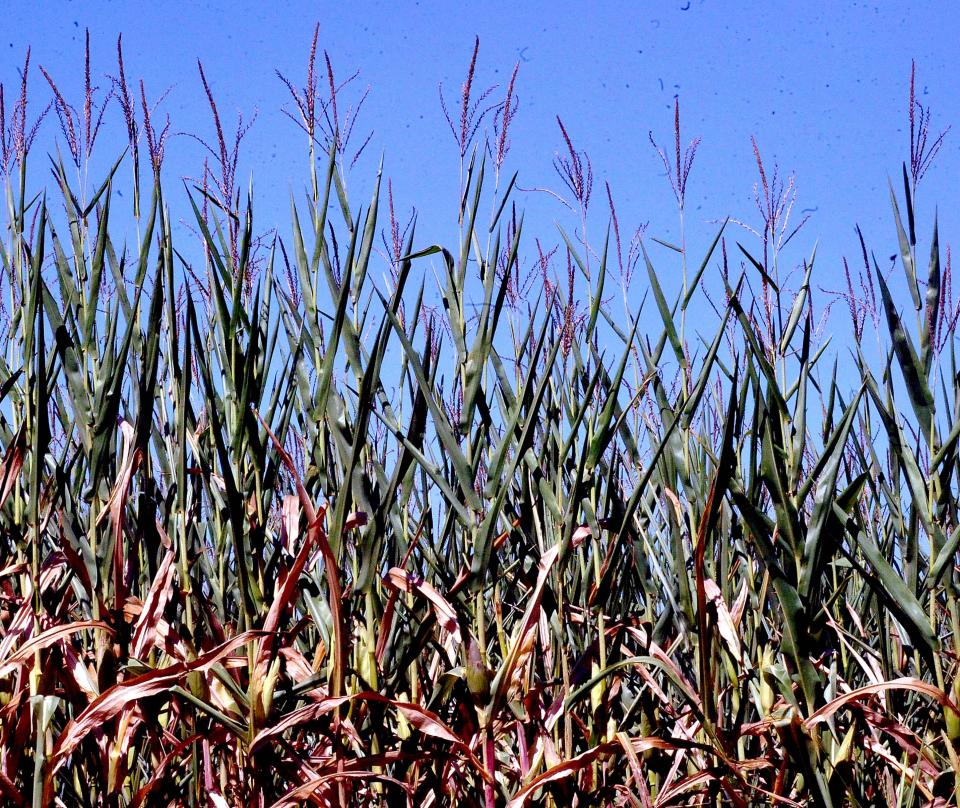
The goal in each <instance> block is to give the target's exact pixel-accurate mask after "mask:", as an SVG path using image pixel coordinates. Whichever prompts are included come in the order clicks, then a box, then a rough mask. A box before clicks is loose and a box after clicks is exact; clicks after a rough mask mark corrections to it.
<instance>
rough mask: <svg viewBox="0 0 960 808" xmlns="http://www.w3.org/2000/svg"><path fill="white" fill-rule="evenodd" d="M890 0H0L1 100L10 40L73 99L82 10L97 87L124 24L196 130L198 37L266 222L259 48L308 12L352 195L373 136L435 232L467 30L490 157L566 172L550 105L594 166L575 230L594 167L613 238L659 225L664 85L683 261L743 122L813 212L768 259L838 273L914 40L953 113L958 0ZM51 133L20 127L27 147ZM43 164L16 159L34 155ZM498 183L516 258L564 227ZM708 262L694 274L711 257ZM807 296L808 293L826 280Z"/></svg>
mask: <svg viewBox="0 0 960 808" xmlns="http://www.w3.org/2000/svg"><path fill="white" fill-rule="evenodd" d="M907 5H908V4H900V3H879V4H876V3H859V2H850V3H833V2H831V3H826V2H823V3H796V2H784V3H780V2H770V3H763V4H757V3H719V2H714V1H713V0H685V1H684V2H650V3H616V2H607V3H564V2H549V3H547V2H528V3H518V2H512V3H499V2H481V3H473V4H467V5H466V6H464V7H463V8H462V9H461V7H460V6H459V5H458V4H452V3H443V2H426V1H425V2H412V3H404V2H390V3H374V2H359V1H357V2H351V3H335V4H334V3H325V2H314V3H307V2H291V3H284V2H275V3H270V4H265V3H252V2H229V3H228V2H207V3H162V2H157V3H142V2H116V3H114V2H106V1H105V0H100V1H99V2H86V3H80V2H63V0H47V1H46V2H42V3H23V2H11V1H10V0H7V2H5V3H4V16H5V24H4V26H3V33H2V34H0V45H2V46H3V47H2V50H0V52H2V57H0V59H2V61H0V80H2V81H3V83H4V84H5V85H6V87H7V88H8V89H7V98H8V103H9V99H11V98H12V96H13V94H14V90H13V89H12V88H14V87H15V86H16V84H17V83H18V71H19V70H20V67H21V65H22V63H23V57H24V53H25V50H26V48H27V46H28V45H31V46H32V48H33V57H32V58H33V62H32V64H33V65H34V66H36V65H43V66H44V67H45V68H46V69H47V71H48V72H49V73H50V74H51V75H52V76H53V77H54V78H55V80H56V81H57V83H58V84H59V85H60V87H61V90H62V91H63V92H64V94H65V95H67V96H68V97H69V98H73V99H75V100H76V99H79V98H80V91H81V88H82V84H81V82H82V72H81V69H82V54H83V32H84V29H85V28H89V29H90V33H91V44H92V49H93V72H94V75H95V77H99V83H100V84H101V86H104V87H105V86H108V84H109V81H108V80H107V79H106V78H104V76H105V75H106V74H115V73H116V63H115V42H116V38H117V35H118V33H121V32H122V34H123V40H124V50H125V55H126V64H127V72H128V78H134V77H136V78H140V77H142V78H143V80H144V82H145V85H146V89H147V94H148V97H149V98H151V99H153V98H156V97H157V96H158V95H160V94H161V93H162V92H163V91H165V90H167V89H168V88H169V90H170V92H169V95H168V96H167V97H166V100H165V101H164V103H163V105H162V107H161V114H162V113H169V115H170V118H171V121H172V131H173V132H174V133H180V132H192V133H198V134H200V135H201V136H203V137H207V138H210V137H211V136H212V128H211V121H210V114H209V109H208V108H207V107H206V104H205V99H204V96H203V91H202V87H201V85H200V81H199V77H198V72H197V66H196V61H197V58H198V57H199V58H200V59H202V60H203V63H204V66H205V69H206V72H207V76H208V79H209V80H210V83H211V85H212V89H213V91H214V93H215V95H216V98H217V100H218V103H219V105H220V110H221V113H222V114H223V115H224V117H225V118H226V119H228V120H235V118H234V116H235V115H236V113H237V111H240V112H242V113H243V114H244V115H245V116H248V117H249V116H250V115H251V114H253V113H254V112H255V111H256V112H257V115H258V117H257V120H256V123H255V124H254V126H253V128H252V129H251V131H250V133H249V135H248V137H247V138H246V140H245V141H244V143H243V147H242V152H241V162H240V173H239V176H240V179H241V182H242V183H243V184H245V183H246V180H247V178H248V177H249V176H250V175H251V174H252V175H253V176H254V178H255V188H256V196H257V198H258V200H259V202H258V206H257V208H256V214H257V221H258V224H259V226H260V227H261V228H263V229H267V228H270V227H273V226H275V225H280V226H281V227H283V224H284V222H286V221H287V219H288V217H289V198H290V193H291V190H293V191H295V192H297V193H300V192H302V190H303V188H304V187H305V181H306V171H305V163H306V159H305V150H304V148H303V147H304V137H303V136H302V135H301V133H300V132H299V130H297V129H296V128H295V127H294V125H293V124H292V123H291V122H290V121H289V119H287V118H286V117H285V116H284V115H283V114H282V112H281V108H282V107H284V106H286V108H287V109H290V108H291V107H290V104H289V98H288V96H287V95H286V90H285V88H284V87H283V85H282V84H281V83H280V82H279V80H278V79H277V77H276V75H275V70H279V71H281V72H282V73H284V74H285V75H287V76H288V77H290V78H291V79H292V80H293V81H294V82H295V83H297V84H302V82H303V77H304V74H305V70H306V60H307V53H308V49H309V43H310V39H311V36H312V31H313V26H314V24H315V23H316V22H319V23H320V40H319V48H320V49H321V50H325V51H327V52H328V53H329V57H330V60H331V64H332V65H333V68H334V71H335V74H336V76H337V77H338V79H340V78H345V77H347V76H349V75H350V74H352V73H353V72H354V71H356V70H360V71H361V72H360V76H359V78H358V79H357V80H356V81H355V82H354V83H353V84H352V85H350V87H349V88H347V90H346V91H345V93H346V95H345V96H344V97H345V98H346V99H347V103H349V101H350V99H356V98H357V97H358V96H359V94H360V93H362V91H363V90H364V89H365V88H366V87H367V86H369V87H370V94H369V96H368V98H367V100H366V103H365V104H364V106H363V108H362V111H361V114H360V118H359V121H358V123H357V125H356V131H355V134H354V138H355V142H359V141H362V139H363V138H364V137H366V135H367V134H368V133H370V132H372V133H373V136H372V139H371V141H370V144H369V146H368V147H367V150H366V152H365V153H364V155H363V157H362V158H361V160H360V162H359V164H358V167H357V169H356V170H355V172H354V174H353V175H351V176H350V179H349V187H350V190H351V196H352V201H353V204H354V205H355V206H356V205H358V204H361V203H362V204H364V205H365V204H366V202H367V200H368V199H369V194H370V190H371V184H370V181H369V179H370V175H371V172H372V171H373V170H375V168H376V162H377V160H378V159H379V157H380V155H381V154H382V155H383V156H384V160H385V164H384V174H385V178H390V179H391V180H392V182H393V187H394V195H395V203H396V208H397V210H398V214H399V215H400V216H401V218H405V217H406V215H407V214H408V213H409V211H410V210H411V207H412V206H415V207H416V208H417V210H418V213H419V225H418V233H419V237H418V239H417V243H418V246H425V244H427V243H431V242H440V243H443V244H446V245H449V246H453V245H454V244H455V243H456V239H457V222H456V210H457V207H456V206H457V194H458V188H459V153H458V149H457V146H456V144H455V143H454V140H453V136H452V135H451V133H450V130H449V128H448V126H447V124H446V122H445V120H444V117H443V113H442V111H441V109H440V104H439V101H438V85H439V84H441V83H442V85H443V88H444V90H445V92H446V94H447V98H448V104H449V105H450V107H451V109H454V110H455V109H456V106H457V94H458V92H459V88H460V85H461V83H462V82H463V80H464V77H465V73H466V68H467V64H468V62H469V58H470V53H471V50H472V46H473V38H474V36H475V35H476V36H479V38H480V55H479V60H478V65H477V73H476V79H475V87H476V88H478V89H482V88H485V87H488V86H490V85H494V84H496V85H499V86H498V88H497V89H496V90H494V91H493V94H492V95H491V100H500V99H501V98H502V96H503V94H504V93H505V88H506V83H507V81H508V79H509V76H510V73H511V71H512V69H513V66H514V64H515V63H517V62H519V63H520V70H519V75H518V79H517V86H516V95H517V96H518V98H519V103H520V106H519V111H518V114H517V116H516V118H515V120H514V122H513V124H512V125H511V143H512V148H511V151H510V153H509V156H508V159H507V165H506V169H505V170H506V171H508V172H512V171H513V170H519V172H520V177H519V179H518V185H519V186H520V187H521V188H525V189H527V188H535V187H546V188H550V189H553V190H555V191H558V192H563V191H564V188H563V186H562V184H561V181H560V179H559V178H558V176H557V175H556V173H555V171H554V168H553V160H554V158H555V156H556V154H557V153H558V152H560V151H561V150H562V149H563V141H562V139H561V136H560V131H559V128H558V126H557V123H556V116H558V115H559V116H560V117H561V118H562V119H563V121H564V124H565V125H566V127H567V129H568V131H569V133H570V135H571V137H572V138H573V141H574V144H575V145H576V147H577V148H578V149H582V150H585V151H586V152H587V153H588V154H589V156H590V160H591V164H592V166H593V171H594V175H595V183H594V189H593V201H592V204H591V220H590V221H591V224H590V228H592V229H591V230H590V231H589V232H590V236H591V239H592V240H593V241H594V242H595V243H596V242H600V241H602V234H603V230H604V228H605V226H606V220H607V203H606V198H605V191H604V182H609V183H610V187H611V190H612V194H613V198H614V200H615V202H616V205H617V209H618V214H619V221H620V228H621V232H622V234H623V236H624V240H625V241H626V239H627V237H628V236H629V233H630V232H632V231H633V229H634V228H636V227H637V226H638V225H641V224H643V223H647V222H649V228H648V230H647V233H648V235H649V236H656V237H659V238H663V239H666V240H676V239H677V238H678V225H677V211H676V203H675V200H674V198H673V194H672V191H671V190H670V187H669V185H668V182H667V180H666V178H665V177H664V171H663V166H662V164H661V162H660V160H659V158H658V157H657V155H656V153H655V151H654V149H653V147H652V146H651V144H650V141H649V137H648V134H649V133H650V132H651V131H652V132H653V134H654V137H655V138H656V139H657V140H658V142H660V143H661V144H663V145H667V146H672V136H673V133H672V126H673V103H674V98H675V96H679V99H680V103H681V111H682V128H683V140H684V143H686V142H687V141H688V140H689V139H692V138H693V137H701V138H702V142H701V144H700V149H699V151H698V153H697V157H696V162H695V164H694V166H693V170H692V172H691V175H690V179H689V190H688V198H687V240H688V245H689V247H690V250H691V261H692V262H693V263H699V256H700V254H701V253H702V250H703V249H704V248H705V246H706V244H708V243H709V241H710V240H711V238H712V236H713V234H714V232H715V231H716V228H717V222H718V221H719V220H722V219H723V218H724V217H725V216H727V215H730V216H733V217H735V218H739V219H742V220H743V221H744V222H746V223H749V224H751V225H754V226H756V225H758V223H759V216H758V213H757V210H756V207H755V205H754V202H753V194H754V184H755V182H756V179H757V170H756V163H755V160H754V156H753V151H752V146H751V137H755V138H756V140H757V142H758V144H759V147H760V149H761V152H762V154H763V157H764V159H765V161H766V164H767V168H768V171H770V170H772V166H773V164H774V163H777V164H779V166H780V170H781V173H782V174H783V175H784V176H786V175H787V174H793V175H794V176H795V178H796V189H797V201H796V206H795V209H794V221H795V222H798V221H799V218H800V216H801V215H806V214H810V220H809V222H808V223H807V224H806V225H805V227H804V228H803V230H801V232H800V234H799V235H798V236H797V238H796V239H795V241H794V245H793V246H794V250H793V251H791V252H790V253H789V255H788V256H787V258H788V262H789V263H790V264H791V265H794V264H799V262H800V261H801V260H802V256H804V255H808V254H809V252H810V249H811V248H812V246H813V244H814V242H815V241H817V240H819V243H820V247H819V252H818V260H817V267H816V271H815V273H814V280H813V283H814V288H815V289H816V288H817V287H822V288H825V289H835V288H838V286H839V285H840V284H841V279H842V264H841V258H842V256H847V257H848V258H849V259H850V260H851V263H852V264H855V263H856V262H858V261H859V259H858V255H859V247H858V242H857V240H856V234H855V232H854V225H855V224H858V223H859V224H860V225H861V226H862V227H863V231H864V234H865V236H866V239H867V243H868V246H869V247H870V248H871V249H873V250H875V251H876V253H877V256H878V258H881V257H885V259H889V256H890V255H892V254H893V253H895V252H896V251H897V247H896V232H895V230H894V228H893V221H892V217H891V214H890V203H889V198H888V191H887V177H888V176H892V177H894V178H895V179H897V182H898V189H899V175H900V166H901V162H902V161H903V160H905V159H907V158H908V155H909V151H908V149H909V144H908V135H907V106H908V105H907V91H908V82H909V76H910V65H911V59H916V62H917V69H918V82H917V94H918V98H919V100H920V101H921V102H922V103H923V104H925V105H927V106H929V107H932V110H933V117H932V129H933V134H936V133H938V132H939V131H940V130H941V129H943V128H944V127H946V126H948V125H949V124H951V123H954V122H957V121H958V101H960V86H958V83H957V82H956V79H955V76H956V69H955V64H954V62H955V54H956V42H957V34H958V33H960V30H958V28H960V26H958V22H960V11H958V10H957V8H956V6H955V5H954V4H950V3H910V4H909V8H907ZM30 75H31V93H32V96H31V97H32V100H33V103H34V104H35V106H34V110H36V109H37V108H38V107H40V106H42V105H43V104H45V103H46V102H47V100H48V99H49V98H50V91H49V89H48V87H47V86H46V85H45V82H44V81H43V78H42V76H41V75H40V73H39V72H38V71H36V70H32V71H31V74H30ZM342 103H343V102H342V101H341V104H342ZM121 123H122V122H121V119H120V110H119V107H116V106H114V107H113V108H112V109H111V110H109V111H108V113H107V123H106V124H105V125H104V130H103V134H102V135H101V141H100V143H99V144H98V153H99V154H100V156H101V157H100V159H101V160H103V161H104V163H106V162H107V161H112V159H113V157H114V156H115V155H116V154H118V153H119V151H120V150H121V149H122V148H123V146H124V132H123V129H122V125H121ZM55 129H56V127H50V126H48V127H47V129H46V130H45V131H47V133H48V134H53V133H54V132H55ZM50 145H51V144H50V143H49V142H48V141H43V140H42V139H41V141H38V149H42V150H48V149H49V148H50ZM958 150H960V130H958V131H956V132H952V133H950V134H948V136H947V139H946V142H945V145H944V148H943V150H942V152H941V153H940V156H939V157H938V159H937V161H936V163H935V164H934V166H933V168H932V170H931V171H930V173H929V174H928V175H927V177H926V178H925V179H924V181H923V183H922V184H921V190H920V195H919V211H918V223H919V224H918V227H919V233H920V237H921V247H920V251H921V254H923V251H924V249H925V248H924V246H923V245H924V244H925V243H926V239H927V238H928V237H929V231H930V229H931V228H932V211H933V207H934V205H935V204H937V203H939V210H940V219H941V244H942V245H945V244H946V243H949V242H950V240H951V238H955V234H956V232H957V225H958V222H957V213H956V196H957V193H956V181H955V178H956V177H957V175H958V174H957V168H958V156H960V152H958ZM202 157H203V153H202V149H201V147H200V146H199V144H197V143H196V142H195V141H194V140H192V139H191V138H188V137H184V136H182V135H176V136H173V137H172V138H171V140H170V143H169V146H168V156H167V160H166V163H165V171H164V173H165V175H166V176H167V178H168V180H169V179H171V178H172V177H173V176H184V175H190V176H196V175H197V173H198V170H199V165H200V161H201V160H202ZM41 164H42V161H41V160H36V159H35V160H34V170H35V171H37V170H39V169H37V166H38V165H39V166H41V167H42V165H41ZM35 176H36V174H35ZM517 201H518V204H519V205H520V206H521V207H523V208H525V209H526V210H527V220H526V229H527V236H528V238H527V240H526V242H525V248H524V251H525V257H526V259H527V260H528V261H532V260H533V257H534V254H533V253H532V250H533V239H532V237H533V236H536V237H539V238H540V239H541V241H542V242H543V243H544V244H545V245H552V244H554V243H557V242H558V241H559V236H558V235H557V229H556V223H560V224H561V225H562V226H564V227H565V228H566V229H568V230H572V229H573V228H575V227H576V226H577V218H576V217H575V216H573V215H571V213H570V212H569V211H567V210H566V209H565V208H564V207H563V206H562V205H561V204H560V203H559V202H558V201H556V200H555V199H554V198H553V197H551V196H549V195H547V194H542V193H535V192H522V193H519V194H518V196H517ZM729 236H730V238H731V239H736V240H740V241H742V242H743V243H744V245H745V246H747V247H748V248H754V249H755V248H757V241H756V237H755V236H753V235H752V234H751V233H749V232H748V231H747V230H745V229H741V228H736V229H735V230H734V231H730V233H729ZM598 246H599V245H598ZM650 249H651V257H652V258H653V260H654V263H655V264H657V266H658V268H660V269H661V274H664V275H666V278H667V279H666V281H665V284H666V285H669V284H670V283H675V282H676V280H675V279H676V278H677V277H678V275H677V272H676V271H675V268H676V266H677V260H676V259H677V256H676V255H675V254H673V253H671V252H670V251H669V250H667V249H665V248H663V247H660V246H658V245H656V244H655V243H652V242H651V243H650ZM881 265H884V260H883V259H882V260H881ZM886 265H887V266H888V265H889V264H886ZM788 268H789V267H788ZM711 273H712V274H713V275H716V272H715V270H714V269H711ZM671 279H673V280H671ZM714 280H715V279H714ZM707 283H708V284H711V283H713V280H711V276H710V275H708V278H707ZM644 288H645V287H644ZM642 291H643V290H642V289H640V292H642ZM821 295H822V296H821V297H820V298H819V303H820V304H821V305H823V303H824V302H825V301H826V298H827V296H826V295H823V293H821Z"/></svg>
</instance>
